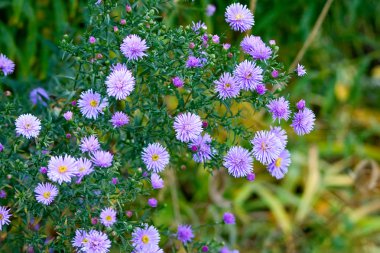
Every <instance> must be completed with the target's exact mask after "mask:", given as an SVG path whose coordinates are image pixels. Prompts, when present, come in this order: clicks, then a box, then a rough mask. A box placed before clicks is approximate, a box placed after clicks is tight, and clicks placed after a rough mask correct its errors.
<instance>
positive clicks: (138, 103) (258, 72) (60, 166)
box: [0, 0, 315, 253]
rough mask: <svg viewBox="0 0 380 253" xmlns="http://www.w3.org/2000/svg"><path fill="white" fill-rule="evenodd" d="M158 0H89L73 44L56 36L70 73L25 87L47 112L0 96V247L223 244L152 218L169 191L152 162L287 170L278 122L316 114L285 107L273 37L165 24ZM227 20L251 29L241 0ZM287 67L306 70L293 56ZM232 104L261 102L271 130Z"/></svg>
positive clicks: (303, 122) (306, 128) (310, 120)
mask: <svg viewBox="0 0 380 253" xmlns="http://www.w3.org/2000/svg"><path fill="white" fill-rule="evenodd" d="M162 7H165V3H163V2H160V1H154V0H146V1H135V2H133V4H127V5H125V3H119V2H118V1H96V2H95V1H90V5H89V10H90V13H91V16H90V21H89V24H88V30H87V32H86V33H85V34H83V38H82V40H81V41H79V42H78V41H75V40H73V39H70V36H68V35H65V36H64V39H63V40H62V43H61V45H60V46H61V48H62V49H63V50H64V52H65V57H64V59H66V60H67V61H68V62H70V63H73V64H74V65H73V70H74V73H75V74H74V75H73V76H72V77H71V78H69V79H68V80H67V81H66V82H65V83H64V85H62V86H58V87H54V88H53V90H54V91H53V92H54V94H55V95H54V96H51V97H49V95H47V92H46V91H45V90H43V89H42V88H38V89H36V90H33V91H32V93H31V94H30V98H31V102H32V103H33V104H34V105H36V104H40V105H41V106H45V107H46V108H45V109H44V110H43V111H42V112H41V113H40V114H38V115H37V114H35V113H34V112H33V110H32V109H31V110H29V111H23V110H21V109H18V108H19V106H18V104H19V103H21V101H19V100H18V98H17V95H16V94H15V97H13V96H11V95H10V96H6V97H5V100H3V101H2V102H1V103H0V106H1V111H2V114H1V116H0V124H1V128H2V134H1V136H0V138H1V139H0V141H1V143H2V144H1V145H0V147H1V150H0V151H1V153H0V158H1V167H0V172H1V179H0V180H1V181H0V182H1V185H0V187H1V199H0V203H1V207H0V229H1V230H2V236H1V237H0V238H1V239H0V240H2V244H3V245H5V246H2V247H3V248H4V249H5V250H11V249H18V250H20V251H21V250H26V251H28V252H41V251H49V250H50V251H72V250H76V251H78V252H97V253H101V252H109V250H110V248H111V247H116V248H117V247H119V248H120V249H121V250H122V251H123V252H148V253H155V252H163V251H164V250H165V252H172V251H171V248H173V250H174V248H175V247H174V246H175V245H174V244H173V240H177V241H180V242H181V243H183V245H184V246H185V247H186V249H187V250H188V251H189V252H234V251H231V250H230V249H228V247H227V246H223V242H217V241H209V240H208V241H205V240H203V239H202V236H201V233H202V230H196V231H195V230H194V227H193V226H192V225H191V224H175V227H173V226H172V225H171V224H167V226H166V227H160V228H158V227H155V225H154V224H153V223H152V221H151V219H150V216H151V214H152V213H153V212H155V210H156V209H157V208H160V206H162V205H163V204H164V203H159V202H158V201H157V199H156V198H155V196H156V195H157V191H158V190H159V189H161V188H163V187H165V186H166V185H165V182H164V180H163V178H162V173H163V171H164V170H177V169H178V168H179V166H180V162H179V161H180V160H181V159H193V160H194V161H195V162H196V163H199V164H202V165H203V167H204V169H206V170H208V171H209V172H210V173H213V171H215V170H223V169H226V170H227V171H228V173H229V174H230V175H231V176H232V177H235V178H238V177H246V178H247V179H248V180H254V178H255V176H256V175H255V174H254V163H262V164H264V165H265V166H267V168H268V172H269V173H270V174H271V175H272V176H273V177H275V178H277V179H281V178H282V177H284V175H285V174H286V172H287V171H288V168H289V166H290V164H291V152H289V151H288V150H287V149H286V144H287V134H286V132H285V130H284V129H282V127H281V124H290V125H291V126H292V127H293V128H294V130H295V133H296V134H298V135H304V134H308V133H309V132H310V131H311V130H312V129H313V127H314V120H315V117H314V114H313V112H312V111H311V110H310V109H308V108H306V107H305V101H304V100H301V101H300V102H298V103H297V105H295V106H292V105H290V103H289V101H288V99H287V98H286V97H284V96H283V95H282V90H283V88H284V87H285V84H286V83H287V81H288V80H289V78H291V75H292V74H293V73H286V71H285V70H284V67H283V66H282V64H281V63H280V62H278V61H277V53H278V50H279V48H278V46H277V45H276V43H275V41H270V42H269V43H265V42H264V41H263V40H262V39H261V38H260V37H258V36H253V35H249V36H248V35H247V36H246V37H245V38H244V39H243V41H242V42H241V48H233V47H230V45H229V44H228V43H223V41H224V40H225V38H223V37H219V36H218V35H212V34H208V33H207V27H206V26H205V25H204V24H203V23H202V22H201V21H199V22H193V23H192V24H191V25H188V26H186V27H177V28H169V27H166V26H165V25H164V24H163V23H162V21H161V19H162V18H161V16H160V11H159V10H160V8H162ZM214 8H215V7H214ZM214 11H215V10H212V9H211V10H208V12H210V13H211V12H212V13H213V12H214ZM211 15H212V14H211ZM225 15H226V22H228V23H229V25H230V26H231V29H233V30H234V31H237V32H244V31H247V30H249V29H251V27H252V26H253V25H254V17H253V15H252V13H251V12H250V11H249V10H248V9H247V7H246V6H243V5H241V4H238V3H235V4H232V5H230V6H229V7H228V8H227V10H226V14H225ZM0 69H1V70H2V74H3V75H4V77H2V78H9V77H8V75H9V74H11V73H12V72H13V69H14V64H13V62H12V61H11V60H9V59H8V58H7V57H6V56H4V55H1V58H0ZM295 73H296V74H297V75H298V76H302V75H304V74H306V71H305V69H304V67H303V66H302V65H299V66H298V68H297V69H296V70H295ZM173 101H174V102H173ZM243 103H244V104H249V105H250V106H251V107H253V108H254V110H256V111H258V110H266V111H267V112H268V115H271V117H272V118H273V124H272V126H270V127H268V128H266V129H257V128H256V126H254V131H253V130H252V129H247V128H246V127H244V126H243V125H242V124H241V122H240V120H241V117H242V115H241V111H239V110H238V111H237V112H236V110H232V108H233V107H234V106H236V105H237V104H243ZM250 117H254V115H250ZM290 121H291V122H290ZM221 132H226V133H227V137H226V138H225V139H221V138H217V137H218V135H219V134H220V133H221ZM257 176H260V175H257ZM223 223H224V224H225V225H224V226H228V225H229V224H234V223H235V217H234V215H233V214H232V213H230V212H227V213H225V214H224V216H223V221H221V222H220V224H223Z"/></svg>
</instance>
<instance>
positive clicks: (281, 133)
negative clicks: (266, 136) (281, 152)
mask: <svg viewBox="0 0 380 253" xmlns="http://www.w3.org/2000/svg"><path fill="white" fill-rule="evenodd" d="M270 132H271V133H273V134H274V135H275V136H276V137H277V138H278V140H279V141H280V143H281V145H282V148H283V149H285V147H286V143H287V142H288V136H287V135H286V131H285V130H284V129H282V128H281V127H278V126H277V127H272V126H271V127H270Z"/></svg>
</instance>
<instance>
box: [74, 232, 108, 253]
mask: <svg viewBox="0 0 380 253" xmlns="http://www.w3.org/2000/svg"><path fill="white" fill-rule="evenodd" d="M86 239H87V242H85V243H83V244H82V245H83V246H82V248H81V250H82V251H84V252H88V253H107V252H109V249H110V248H111V241H110V240H109V239H108V236H107V235H106V234H105V233H103V232H100V231H96V230H90V232H88V233H87V236H86Z"/></svg>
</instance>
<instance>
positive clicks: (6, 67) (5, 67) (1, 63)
mask: <svg viewBox="0 0 380 253" xmlns="http://www.w3.org/2000/svg"><path fill="white" fill-rule="evenodd" d="M15 66H16V65H15V64H14V62H13V61H11V60H9V59H8V57H6V56H5V55H3V54H0V70H1V71H3V74H4V76H7V75H10V74H12V73H13V71H14V70H15Z"/></svg>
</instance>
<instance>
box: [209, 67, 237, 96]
mask: <svg viewBox="0 0 380 253" xmlns="http://www.w3.org/2000/svg"><path fill="white" fill-rule="evenodd" d="M214 83H215V84H216V87H215V90H216V92H218V97H219V98H220V99H226V98H234V97H237V96H238V95H239V93H240V85H239V83H238V82H237V80H236V78H235V77H234V76H232V75H231V74H230V73H223V75H222V76H221V77H220V78H219V80H217V81H214Z"/></svg>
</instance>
